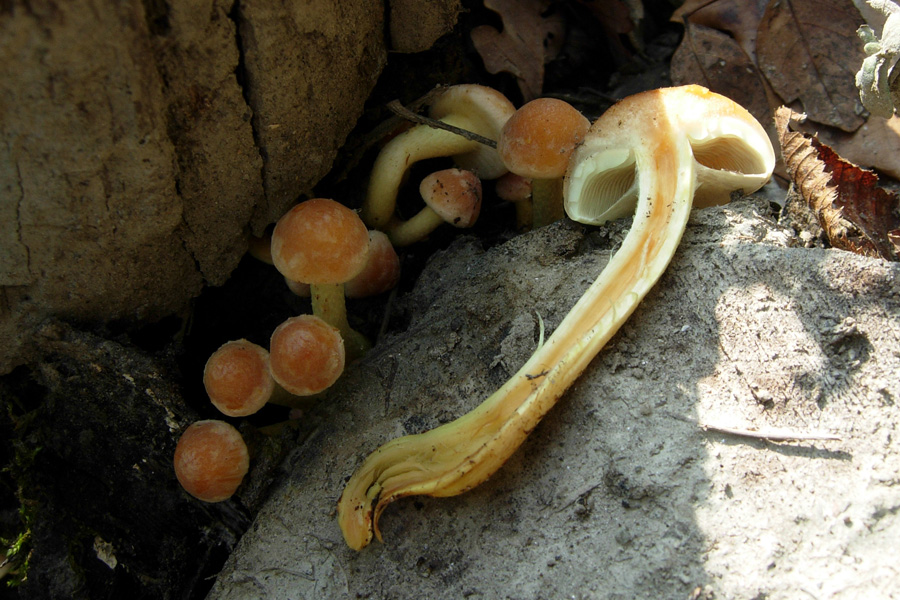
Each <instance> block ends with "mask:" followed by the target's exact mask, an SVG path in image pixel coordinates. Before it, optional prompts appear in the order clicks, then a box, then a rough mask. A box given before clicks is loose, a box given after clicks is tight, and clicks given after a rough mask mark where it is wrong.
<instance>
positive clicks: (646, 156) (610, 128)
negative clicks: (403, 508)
mask: <svg viewBox="0 0 900 600" xmlns="http://www.w3.org/2000/svg"><path fill="white" fill-rule="evenodd" d="M774 164H775V154H774V151H773V149H772V145H771V142H770V141H769V138H768V136H767V135H766V132H765V131H764V130H763V128H762V126H760V124H759V123H758V122H757V121H756V120H755V119H754V118H753V116H752V115H751V114H750V113H749V112H747V111H746V110H744V109H743V108H741V107H740V106H738V105H737V104H735V103H734V102H732V101H731V100H729V99H728V98H725V97H724V96H720V95H718V94H715V93H712V92H710V91H709V90H707V89H705V88H702V87H700V86H693V85H691V86H684V87H677V88H665V89H659V90H653V91H649V92H643V93H641V94H637V95H635V96H631V97H628V98H626V99H624V100H622V101H621V102H619V103H618V104H616V105H615V106H613V107H612V108H610V109H609V110H608V111H607V112H606V113H605V114H604V115H603V116H601V117H600V118H599V119H598V120H597V121H596V122H595V123H594V124H593V126H592V127H591V129H590V131H589V133H588V134H587V136H586V137H585V140H584V143H583V145H582V146H581V147H580V148H579V149H578V151H577V152H576V153H575V154H574V155H573V156H572V159H571V164H570V165H569V168H568V172H567V178H566V184H567V185H566V187H565V189H564V193H565V202H566V204H565V206H566V210H567V211H568V213H569V216H570V217H572V218H573V219H575V220H578V221H582V222H587V223H600V222H603V220H605V219H608V218H610V217H611V215H612V214H614V213H622V212H625V210H624V209H625V205H629V206H630V207H631V208H632V209H635V212H634V222H633V225H632V227H631V230H630V232H629V233H628V235H627V237H626V238H625V240H624V241H623V243H622V246H621V247H620V248H619V250H618V251H617V252H616V253H615V254H614V255H613V257H612V259H611V260H610V261H609V263H607V265H606V266H605V267H604V269H603V270H602V271H601V273H600V275H599V276H598V277H597V280H596V281H595V282H594V283H593V284H592V285H591V286H590V287H589V288H588V290H587V291H586V292H585V294H584V296H582V298H581V299H580V300H579V301H578V302H577V303H576V304H575V306H574V307H573V308H572V309H571V311H570V312H569V314H568V315H566V317H565V318H564V319H563V321H562V322H561V323H560V324H559V327H557V329H556V330H555V331H554V332H553V334H552V335H551V336H550V338H549V339H548V340H547V341H546V342H545V343H544V344H543V345H541V346H540V347H539V348H538V350H537V351H536V352H535V353H534V354H533V355H532V356H531V358H530V359H529V360H528V361H527V362H526V363H525V364H524V366H522V368H521V369H520V370H519V371H518V372H517V373H516V374H515V375H513V376H512V378H511V379H510V380H509V381H508V382H507V383H506V384H504V385H503V386H502V387H501V388H500V389H499V390H497V391H496V392H495V393H494V394H492V395H491V396H490V397H488V398H487V399H486V400H485V401H484V402H482V403H481V404H480V405H479V406H477V407H476V408H475V409H473V410H472V411H470V412H469V413H467V414H465V415H463V416H462V417H459V418H458V419H456V420H455V421H452V422H450V423H447V424H444V425H441V426H440V427H437V428H436V429H433V430H431V431H427V432H425V433H421V434H417V435H412V436H405V437H401V438H397V439H394V440H392V441H390V442H388V443H386V444H385V445H383V446H381V447H380V448H379V449H377V450H376V451H375V452H374V453H372V454H371V455H370V456H369V457H368V458H367V459H366V460H365V461H364V462H363V464H362V465H361V466H360V467H359V468H358V469H357V471H356V472H355V473H354V474H353V476H352V477H351V478H350V480H349V481H348V482H347V485H346V487H345V488H344V492H343V494H342V495H341V499H340V501H339V503H338V523H339V525H340V527H341V530H342V532H343V534H344V539H345V540H346V542H347V544H348V545H349V546H350V547H351V548H355V549H360V548H362V547H364V546H366V545H367V544H368V543H369V542H370V541H371V539H372V536H373V535H375V536H378V538H379V539H381V534H380V532H379V530H378V518H379V516H380V515H381V513H382V511H383V510H384V509H385V507H386V506H387V505H388V504H390V503H391V502H393V501H394V500H396V499H398V498H401V497H404V496H409V495H414V494H426V495H431V496H452V495H455V494H460V493H462V492H465V491H467V490H469V489H472V488H473V487H475V486H477V485H478V484H480V483H482V482H483V481H485V480H486V479H487V478H488V477H490V476H491V475H492V474H493V473H494V472H495V471H496V470H497V469H499V468H500V467H501V466H502V465H503V463H504V462H505V461H506V460H507V459H508V458H509V457H510V456H511V455H512V454H513V452H515V450H516V449H517V448H518V447H519V445H520V444H521V443H522V442H523V441H524V440H525V438H526V437H527V436H528V434H529V433H530V432H531V431H532V430H533V429H534V428H535V427H536V426H537V424H538V423H539V422H540V420H541V419H542V418H543V416H544V415H545V414H546V413H547V411H549V410H550V409H551V408H552V407H553V405H554V404H555V403H556V401H557V399H559V397H560V396H561V395H562V394H563V393H564V392H565V391H566V389H567V388H568V387H569V386H570V385H571V384H572V382H573V381H575V379H576V378H577V377H578V376H579V375H580V374H581V373H582V371H584V369H585V368H586V367H587V366H588V364H590V362H591V360H592V359H593V358H594V356H596V354H597V353H598V352H599V351H600V349H601V348H602V347H603V345H604V344H606V342H607V341H608V340H609V339H610V338H611V337H612V336H613V334H615V332H616V331H617V330H618V329H619V327H620V326H621V325H622V323H624V322H625V320H626V319H627V318H628V317H629V316H630V315H631V313H632V312H633V311H634V309H635V308H636V307H637V305H638V303H639V302H640V301H641V299H642V298H643V297H644V296H645V295H646V294H647V292H648V291H649V290H650V288H651V287H652V286H653V285H654V284H655V283H656V281H657V280H658V279H659V277H660V276H661V275H662V273H663V271H664V270H665V268H666V266H667V265H668V264H669V261H670V260H671V259H672V256H673V255H674V253H675V249H676V247H677V246H678V242H679V240H680V239H681V235H682V233H683V232H684V229H685V226H686V223H687V218H688V214H689V213H690V210H691V204H692V200H693V199H694V198H695V197H696V198H697V199H698V200H700V201H701V203H702V204H703V205H707V206H708V205H710V204H715V203H724V202H727V201H728V200H729V197H730V192H732V191H735V190H738V189H742V190H743V191H745V192H752V191H755V190H756V189H758V188H759V187H760V186H762V185H763V184H764V183H765V181H766V180H767V179H768V178H769V177H770V176H771V173H772V169H773V168H774ZM611 208H615V209H616V210H615V211H611V210H610V209H611Z"/></svg>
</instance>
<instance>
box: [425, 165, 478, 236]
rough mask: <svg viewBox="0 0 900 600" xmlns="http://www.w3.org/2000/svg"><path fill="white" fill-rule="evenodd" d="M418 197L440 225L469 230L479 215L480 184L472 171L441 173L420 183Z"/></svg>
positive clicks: (450, 170)
mask: <svg viewBox="0 0 900 600" xmlns="http://www.w3.org/2000/svg"><path fill="white" fill-rule="evenodd" d="M419 193H420V194H421V195H422V199H423V200H424V201H425V204H426V205H428V206H429V207H430V208H431V210H433V211H434V212H435V213H437V215H438V216H439V217H441V218H442V219H443V220H444V222H446V223H450V224H451V225H453V226H454V227H471V226H472V225H474V224H475V221H476V220H478V215H479V213H480V212H481V180H480V179H478V177H477V176H476V175H475V173H473V172H472V171H466V170H463V169H444V170H443V171H436V172H434V173H432V174H431V175H428V176H427V177H425V178H424V179H422V183H421V184H419Z"/></svg>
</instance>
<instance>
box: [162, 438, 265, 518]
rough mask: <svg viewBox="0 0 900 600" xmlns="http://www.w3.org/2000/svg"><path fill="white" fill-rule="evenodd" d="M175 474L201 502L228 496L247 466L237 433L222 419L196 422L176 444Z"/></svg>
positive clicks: (182, 484)
mask: <svg viewBox="0 0 900 600" xmlns="http://www.w3.org/2000/svg"><path fill="white" fill-rule="evenodd" d="M173 462H174V466H175V476H176V477H177V478H178V482H179V483H181V486H182V487H183V488H184V489H185V491H186V492H187V493H189V494H190V495H191V496H194V497H195V498H197V499H199V500H203V501H204V502H222V501H223V500H227V499H228V498H230V497H231V496H232V495H233V494H234V492H235V491H237V488H238V487H239V486H240V485H241V481H243V479H244V475H246V474H247V471H248V470H249V469H250V454H249V453H248V452H247V446H246V444H244V439H243V438H242V437H241V434H240V432H239V431H238V430H237V429H235V428H234V427H232V426H231V425H229V424H228V423H226V422H224V421H215V420H209V421H197V422H196V423H193V424H192V425H190V426H189V427H188V428H187V429H185V430H184V433H182V434H181V437H180V438H179V439H178V444H177V445H176V446H175V458H174V461H173Z"/></svg>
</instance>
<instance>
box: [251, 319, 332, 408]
mask: <svg viewBox="0 0 900 600" xmlns="http://www.w3.org/2000/svg"><path fill="white" fill-rule="evenodd" d="M344 363H345V355H344V340H343V338H342V337H341V334H340V332H339V331H338V330H337V329H336V328H334V327H332V326H331V325H329V324H328V323H326V322H325V321H323V320H322V319H320V318H319V317H316V316H314V315H300V316H297V317H291V318H289V319H287V320H286V321H285V322H284V323H282V324H281V325H279V326H278V327H276V328H275V331H274V332H273V333H272V339H271V341H270V342H269V364H270V367H271V370H272V377H274V378H275V381H277V382H278V383H279V384H280V385H281V387H283V388H284V389H286V390H287V391H289V392H290V393H292V394H295V395H297V396H311V395H313V394H318V393H319V392H321V391H323V390H326V389H328V388H329V387H331V385H332V384H334V382H335V381H337V379H338V377H340V376H341V373H343V372H344Z"/></svg>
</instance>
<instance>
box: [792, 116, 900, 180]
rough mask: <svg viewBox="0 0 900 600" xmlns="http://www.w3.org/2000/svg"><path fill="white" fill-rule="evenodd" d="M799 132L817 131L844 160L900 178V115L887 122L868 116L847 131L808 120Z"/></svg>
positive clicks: (821, 140)
mask: <svg viewBox="0 0 900 600" xmlns="http://www.w3.org/2000/svg"><path fill="white" fill-rule="evenodd" d="M799 130H800V131H803V132H804V133H809V134H815V135H816V136H817V137H818V138H819V141H820V142H822V143H824V144H828V145H829V146H831V147H832V148H834V150H835V152H837V153H838V154H840V155H841V156H842V157H843V158H844V159H845V160H849V161H850V162H852V163H855V164H857V165H859V166H861V167H863V168H867V169H875V170H877V171H878V172H879V173H883V174H885V175H890V176H891V177H893V178H894V179H900V117H897V116H894V117H891V118H890V119H888V120H887V121H885V120H884V119H882V118H880V117H869V120H868V121H866V122H865V123H863V125H862V127H860V128H859V129H857V130H856V131H854V132H853V133H847V132H846V131H841V130H840V129H836V128H834V127H823V126H822V125H819V124H817V123H813V122H811V121H807V122H806V123H804V124H803V125H802V126H801V127H800V128H799Z"/></svg>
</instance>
